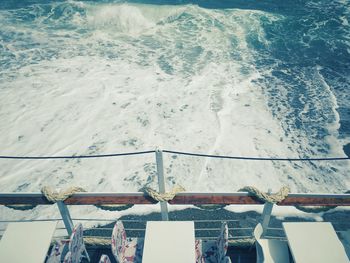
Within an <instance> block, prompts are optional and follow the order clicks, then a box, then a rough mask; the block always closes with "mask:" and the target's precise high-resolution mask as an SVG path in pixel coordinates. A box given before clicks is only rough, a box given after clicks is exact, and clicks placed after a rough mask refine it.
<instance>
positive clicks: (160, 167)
mask: <svg viewBox="0 0 350 263" xmlns="http://www.w3.org/2000/svg"><path fill="white" fill-rule="evenodd" d="M156 163H157V175H158V187H159V193H160V194H164V193H165V180H164V168H163V152H162V151H161V150H158V149H157V150H156ZM160 211H161V213H162V220H163V221H169V214H168V203H167V202H160Z"/></svg>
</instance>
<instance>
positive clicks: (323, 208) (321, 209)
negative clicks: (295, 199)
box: [295, 205, 337, 213]
mask: <svg viewBox="0 0 350 263" xmlns="http://www.w3.org/2000/svg"><path fill="white" fill-rule="evenodd" d="M336 207H337V206H300V205H296V206H295V208H296V209H298V210H300V211H302V212H305V213H322V212H327V211H329V210H331V209H334V208H336Z"/></svg>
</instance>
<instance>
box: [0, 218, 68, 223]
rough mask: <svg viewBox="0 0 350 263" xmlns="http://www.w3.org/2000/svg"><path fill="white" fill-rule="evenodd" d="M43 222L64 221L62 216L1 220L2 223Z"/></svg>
mask: <svg viewBox="0 0 350 263" xmlns="http://www.w3.org/2000/svg"><path fill="white" fill-rule="evenodd" d="M39 221H40V222H42V221H62V218H56V219H20V220H0V223H15V222H19V223H23V222H39Z"/></svg>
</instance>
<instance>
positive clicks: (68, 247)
mask: <svg viewBox="0 0 350 263" xmlns="http://www.w3.org/2000/svg"><path fill="white" fill-rule="evenodd" d="M84 252H85V253H86V257H87V259H88V261H90V258H89V256H88V254H87V252H86V248H85V245H84V240H83V226H82V224H80V223H79V224H77V225H76V226H75V227H74V229H73V233H72V234H71V236H70V238H69V239H68V240H59V241H56V243H55V244H54V246H53V248H52V250H51V254H50V256H49V257H48V259H47V261H46V263H61V262H64V263H79V262H80V261H81V258H82V257H83V253H84Z"/></svg>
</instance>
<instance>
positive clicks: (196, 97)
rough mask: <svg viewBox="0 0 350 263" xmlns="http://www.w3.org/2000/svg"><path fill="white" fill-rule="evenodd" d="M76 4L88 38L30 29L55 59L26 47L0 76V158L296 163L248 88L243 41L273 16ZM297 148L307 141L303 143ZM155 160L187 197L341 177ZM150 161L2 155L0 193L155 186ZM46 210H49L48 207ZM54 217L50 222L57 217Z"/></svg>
mask: <svg viewBox="0 0 350 263" xmlns="http://www.w3.org/2000/svg"><path fill="white" fill-rule="evenodd" d="M81 8H86V16H83V15H77V16H75V19H73V20H72V21H71V22H72V24H73V25H75V26H77V25H78V26H81V27H82V28H84V29H85V30H86V31H87V33H83V34H81V33H79V32H78V31H79V30H78V29H64V28H61V29H57V30H56V31H55V36H53V37H52V35H51V34H52V31H51V29H41V28H40V29H39V28H36V27H35V26H37V25H35V24H34V25H33V27H35V28H34V29H32V30H31V31H33V33H29V31H26V29H23V30H24V31H23V32H25V34H34V35H35V34H37V33H38V32H40V34H41V36H45V34H47V36H48V38H47V39H50V41H46V42H45V43H46V44H47V45H49V48H51V49H54V50H55V52H57V54H56V55H55V56H54V57H50V58H47V59H44V60H40V61H37V62H36V64H33V63H30V62H31V59H32V57H31V55H32V53H30V52H29V54H28V56H26V57H25V58H24V59H23V60H24V61H20V59H19V58H18V60H19V61H18V62H19V63H23V66H22V67H21V68H19V69H18V70H17V71H16V72H11V73H12V74H14V75H12V76H14V77H9V76H10V73H8V75H5V77H4V79H3V81H1V83H0V107H1V111H0V122H1V123H3V124H4V125H1V126H0V133H1V134H3V136H1V137H0V145H2V154H6V155H72V154H99V153H112V152H129V151H139V150H140V151H141V150H149V149H155V148H156V147H158V146H159V147H161V148H163V149H171V150H185V151H189V152H201V153H213V154H222V155H237V156H271V157H274V156H279V157H298V155H297V151H296V150H295V149H297V148H298V146H296V145H295V144H294V143H293V141H291V140H290V139H289V138H288V137H286V136H285V133H284V130H283V127H282V125H281V123H279V120H278V119H276V118H274V117H273V115H272V113H271V111H270V109H269V107H268V105H267V97H266V94H265V93H264V92H263V90H262V89H261V87H260V86H259V85H257V84H256V81H257V80H258V79H259V78H260V77H261V72H258V71H257V69H255V67H254V56H253V55H252V51H251V50H250V48H249V44H248V42H247V41H248V40H247V38H248V35H249V34H256V35H257V36H258V38H259V39H261V40H262V43H264V44H265V45H269V43H268V42H267V41H264V38H265V36H264V30H263V28H262V27H261V25H260V18H261V17H262V16H263V17H265V18H266V19H270V20H271V22H273V21H276V20H277V19H280V17H279V16H277V15H276V16H275V15H272V14H268V13H265V12H261V11H251V10H246V11H242V10H224V11H223V10H205V9H202V8H199V7H196V6H181V7H177V6H176V7H175V6H172V7H170V6H163V7H161V8H160V7H155V6H151V5H150V6H145V5H137V4H134V5H129V4H114V5H111V4H108V5H105V4H94V5H93V4H90V5H88V4H84V5H83V6H81ZM78 16H79V19H78V18H77V17H78ZM56 22H57V21H56ZM56 22H55V23H56ZM36 23H39V24H41V22H39V20H36ZM55 25H56V24H55ZM79 29H81V28H79ZM21 30H22V29H21ZM45 30H48V31H45ZM80 34H81V35H80ZM49 36H50V37H52V38H50V37H49ZM69 36H71V37H69ZM44 39H45V38H42V40H43V41H44ZM233 40H235V41H233ZM232 45H233V46H232ZM13 48H15V49H16V47H13ZM39 50H40V49H39ZM13 52H14V53H16V52H18V50H14V51H13ZM14 62H17V61H16V60H15V61H14ZM267 70H268V69H267ZM305 110H307V109H305ZM335 110H336V107H335V106H334V111H335ZM334 127H335V126H334ZM334 129H336V127H335V128H334ZM302 139H305V138H302ZM329 140H331V139H329ZM302 142H304V143H305V144H308V141H307V140H306V139H305V141H302ZM336 148H337V149H339V146H337V147H336ZM164 160H165V171H166V176H167V180H166V181H167V187H171V186H172V185H173V184H174V183H178V184H182V185H183V186H184V187H185V188H186V189H187V190H188V191H203V192H204V191H217V192H220V191H222V192H224V191H228V192H229V191H236V190H238V189H239V188H241V187H242V186H245V185H255V186H257V187H259V188H261V189H262V190H267V189H269V188H271V189H272V190H277V189H279V187H280V186H282V185H288V186H290V187H291V188H292V190H293V191H313V190H317V191H333V190H338V189H341V188H342V187H343V184H344V182H346V181H347V182H348V181H349V180H347V178H346V177H344V178H340V179H339V180H338V181H336V180H334V181H332V182H334V185H333V184H323V183H322V182H321V183H317V182H316V184H315V182H314V181H312V180H310V177H307V176H304V173H305V174H307V175H312V173H313V172H314V171H313V170H312V169H311V168H310V167H308V166H302V168H303V169H304V170H301V169H300V167H297V168H295V167H294V166H293V165H292V164H291V163H274V162H249V163H248V162H244V161H229V160H221V161H219V160H212V159H203V158H194V157H181V156H178V157H174V156H172V155H168V154H167V155H165V156H164ZM154 162H155V160H154V156H153V155H149V156H148V155H147V156H137V157H132V158H110V159H96V160H90V159H89V160H82V161H77V160H70V161H64V160H56V161H28V160H26V161H14V160H11V161H10V160H0V163H1V177H0V191H38V190H39V189H40V188H41V187H42V186H44V185H51V186H53V187H58V188H61V189H64V188H66V187H68V186H71V185H79V186H82V187H84V188H86V189H87V190H88V191H96V192H97V191H104V192H105V191H115V192H129V191H137V190H138V189H139V188H141V186H144V185H147V186H151V187H154V188H156V187H157V184H156V182H157V179H156V176H155V164H154ZM339 169H344V168H341V167H340V168H339ZM331 179H332V178H331ZM332 180H333V179H332ZM44 209H45V210H43V211H45V213H48V214H50V215H51V214H52V213H53V208H44ZM74 209H76V210H74V211H75V212H73V213H78V211H80V212H79V213H81V214H82V215H84V214H89V213H96V210H94V208H89V209H87V208H81V209H79V208H74ZM39 211H41V210H40V209H39V208H38V209H37V210H35V211H34V212H33V216H39V213H40V212H39ZM135 211H136V210H135ZM137 211H138V210H137ZM137 211H136V212H137ZM140 211H141V212H142V211H146V210H142V209H141V210H140ZM5 213H6V214H7V215H8V216H9V217H10V216H12V215H15V214H14V213H15V212H13V213H9V212H8V211H6V212H5ZM97 213H99V212H97ZM53 214H54V215H57V216H58V214H57V211H56V212H55V213H53Z"/></svg>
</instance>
